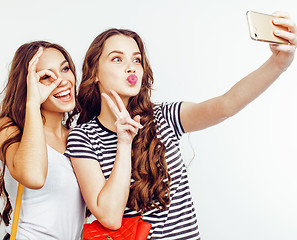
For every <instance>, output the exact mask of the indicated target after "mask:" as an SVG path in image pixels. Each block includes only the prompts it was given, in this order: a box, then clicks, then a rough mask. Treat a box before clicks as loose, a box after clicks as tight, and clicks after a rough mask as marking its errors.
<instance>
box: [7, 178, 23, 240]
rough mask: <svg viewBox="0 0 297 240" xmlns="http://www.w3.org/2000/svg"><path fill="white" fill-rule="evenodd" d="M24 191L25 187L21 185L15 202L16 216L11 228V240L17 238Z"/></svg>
mask: <svg viewBox="0 0 297 240" xmlns="http://www.w3.org/2000/svg"><path fill="white" fill-rule="evenodd" d="M23 190H24V186H23V185H22V184H20V183H19V185H18V192H17V197H16V200H15V208H14V214H13V222H12V227H11V234H10V240H15V238H16V234H17V230H18V223H19V217H20V211H21V204H22V197H23Z"/></svg>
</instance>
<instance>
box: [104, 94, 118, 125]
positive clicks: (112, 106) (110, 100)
mask: <svg viewBox="0 0 297 240" xmlns="http://www.w3.org/2000/svg"><path fill="white" fill-rule="evenodd" d="M102 96H103V97H104V98H105V100H106V102H107V105H108V106H109V108H110V110H111V111H112V112H113V114H114V115H115V117H116V118H117V119H118V118H119V117H120V115H121V114H120V111H119V109H118V107H117V106H116V105H115V104H114V102H113V101H112V99H111V98H110V97H109V96H108V95H107V94H106V93H102Z"/></svg>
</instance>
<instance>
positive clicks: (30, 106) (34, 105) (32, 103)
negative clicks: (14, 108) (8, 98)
mask: <svg viewBox="0 0 297 240" xmlns="http://www.w3.org/2000/svg"><path fill="white" fill-rule="evenodd" d="M26 109H28V110H35V109H36V110H38V111H40V103H37V102H35V101H27V103H26Z"/></svg>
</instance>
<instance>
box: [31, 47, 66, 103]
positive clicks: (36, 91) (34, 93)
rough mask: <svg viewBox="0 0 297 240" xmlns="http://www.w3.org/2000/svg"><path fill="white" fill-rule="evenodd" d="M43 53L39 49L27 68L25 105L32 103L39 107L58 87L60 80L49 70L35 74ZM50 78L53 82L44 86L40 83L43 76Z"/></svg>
mask: <svg viewBox="0 0 297 240" xmlns="http://www.w3.org/2000/svg"><path fill="white" fill-rule="evenodd" d="M42 53H43V48H42V47H40V48H39V49H38V51H37V53H36V54H35V55H34V56H33V58H32V59H31V61H30V62H29V66H28V75H27V103H33V104H37V105H41V104H42V103H43V102H45V100H46V99H47V98H48V96H49V95H50V94H51V92H52V91H53V90H54V89H55V88H56V87H57V86H59V84H60V83H61V81H62V79H61V78H57V76H56V75H55V74H54V73H53V72H52V71H50V70H47V69H44V70H42V71H39V72H36V66H37V63H38V61H39V58H40V57H41V55H42ZM46 75H48V76H50V77H51V78H53V79H54V81H53V82H52V83H51V84H49V85H45V84H42V83H41V82H40V78H42V77H44V76H46Z"/></svg>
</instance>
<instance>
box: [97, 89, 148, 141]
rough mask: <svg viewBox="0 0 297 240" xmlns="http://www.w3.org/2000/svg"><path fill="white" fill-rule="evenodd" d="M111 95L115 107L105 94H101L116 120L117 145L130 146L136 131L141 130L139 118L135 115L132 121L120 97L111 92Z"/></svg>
mask: <svg viewBox="0 0 297 240" xmlns="http://www.w3.org/2000/svg"><path fill="white" fill-rule="evenodd" d="M111 93H112V95H113V96H114V98H115V100H116V102H117V105H116V104H115V103H114V102H113V101H112V99H111V98H110V97H109V96H108V95H107V94H105V93H102V96H103V97H104V98H105V99H106V101H107V104H108V106H109V108H110V109H111V111H112V112H113V114H114V115H115V117H116V119H117V121H116V122H115V125H116V128H117V136H118V143H128V144H131V143H132V141H133V138H134V137H135V136H136V135H137V133H138V130H139V129H141V128H143V126H142V125H141V124H140V116H139V115H137V116H135V117H134V119H132V118H131V117H130V114H129V112H128V111H127V109H126V107H125V105H124V103H123V101H122V99H121V98H120V96H119V95H118V94H117V93H116V92H115V91H113V90H111Z"/></svg>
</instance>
